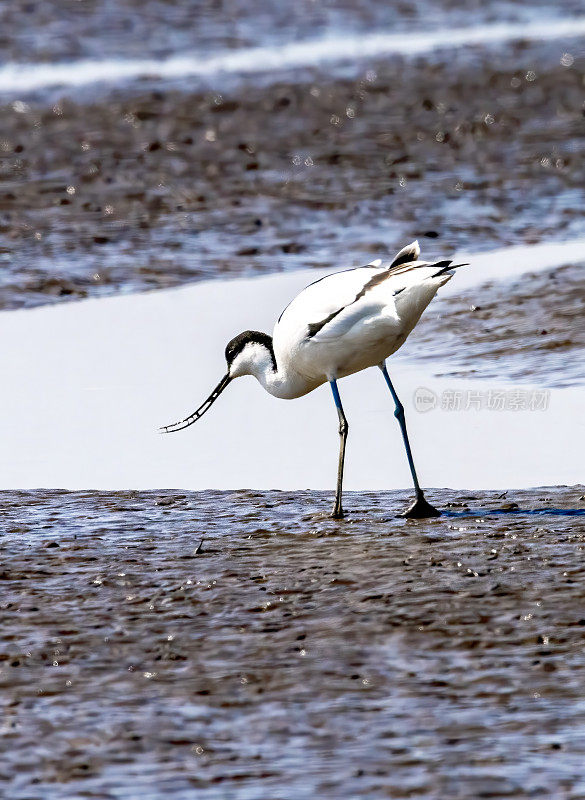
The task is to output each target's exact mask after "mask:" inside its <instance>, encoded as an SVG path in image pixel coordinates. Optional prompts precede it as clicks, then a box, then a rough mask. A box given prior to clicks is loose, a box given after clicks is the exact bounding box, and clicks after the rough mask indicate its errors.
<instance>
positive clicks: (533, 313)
mask: <svg viewBox="0 0 585 800" xmlns="http://www.w3.org/2000/svg"><path fill="white" fill-rule="evenodd" d="M471 268H472V267H471V266H470V267H469V269H471ZM453 280H454V283H455V282H456V281H457V277H455V278H454V279H453ZM583 308H585V262H580V263H578V264H566V265H565V266H561V267H559V268H556V269H551V270H546V271H544V272H540V273H538V274H534V273H530V272H529V273H527V274H526V275H522V276H521V277H519V278H517V279H514V280H508V281H505V282H492V283H487V284H485V285H482V286H475V287H473V288H471V289H468V290H464V291H462V292H460V293H457V294H452V295H451V296H449V297H447V298H443V297H441V296H439V298H438V299H437V300H436V301H435V302H434V303H433V305H432V306H431V307H430V308H429V310H428V311H427V312H426V314H425V317H424V322H421V324H420V325H419V326H418V327H417V328H416V329H415V330H414V331H413V333H412V334H411V336H410V338H409V340H408V342H407V344H406V345H405V348H404V351H403V352H404V354H408V356H409V357H410V358H413V359H415V360H417V361H420V362H422V363H425V364H426V367H427V368H433V365H437V364H440V365H441V368H440V369H439V370H437V369H435V374H437V375H438V376H441V377H457V378H488V379H492V380H500V379H501V378H502V377H504V376H505V377H506V378H507V379H508V380H511V381H515V382H518V383H522V382H524V383H532V384H538V385H540V386H558V387H561V386H574V385H579V384H582V383H583V381H585V325H583V324H579V323H578V320H580V318H581V317H582V314H583Z"/></svg>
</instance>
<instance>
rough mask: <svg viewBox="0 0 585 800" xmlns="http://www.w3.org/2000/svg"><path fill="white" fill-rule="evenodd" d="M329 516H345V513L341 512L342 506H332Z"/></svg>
mask: <svg viewBox="0 0 585 800" xmlns="http://www.w3.org/2000/svg"><path fill="white" fill-rule="evenodd" d="M330 516H331V519H343V518H344V517H345V514H344V513H343V509H342V508H334V509H333V511H332V512H331V514H330Z"/></svg>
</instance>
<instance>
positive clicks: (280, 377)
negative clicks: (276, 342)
mask: <svg viewBox="0 0 585 800" xmlns="http://www.w3.org/2000/svg"><path fill="white" fill-rule="evenodd" d="M254 350H255V352H254V358H253V360H252V363H251V364H250V368H249V369H250V373H251V374H252V375H253V376H254V377H255V378H256V380H257V381H258V382H259V383H261V384H262V386H263V387H264V388H265V389H266V391H267V392H268V393H269V394H271V395H274V397H280V398H282V399H291V398H293V397H299V396H300V395H302V394H304V393H305V391H306V388H305V387H304V379H303V378H302V376H300V375H297V374H296V373H295V372H294V371H293V370H289V369H286V367H285V365H284V364H283V363H282V362H280V361H278V362H277V360H276V356H275V354H274V350H272V348H268V347H266V346H265V345H260V344H258V345H256V346H255V348H254ZM301 384H303V385H301Z"/></svg>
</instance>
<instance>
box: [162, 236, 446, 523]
mask: <svg viewBox="0 0 585 800" xmlns="http://www.w3.org/2000/svg"><path fill="white" fill-rule="evenodd" d="M419 254H420V250H419V246H418V242H413V243H412V244H410V245H408V246H407V247H404V248H403V249H402V250H401V251H400V252H399V253H398V254H397V255H396V257H395V258H394V260H393V261H392V262H391V263H390V264H387V265H384V264H383V263H382V260H381V259H376V260H375V261H372V262H371V263H370V264H368V265H367V266H365V267H357V268H356V269H349V270H345V271H344V272H337V273H335V274H333V275H327V276H326V277H325V278H321V279H320V280H318V281H315V282H314V283H312V284H310V285H309V286H307V287H306V288H305V289H303V291H302V292H301V293H300V294H299V295H297V297H295V298H294V300H292V302H291V303H289V305H288V306H287V307H286V308H285V309H284V311H283V312H282V314H281V315H280V317H279V319H278V322H277V323H276V325H275V328H274V334H273V336H272V337H270V336H268V335H267V334H266V333H262V332H261V331H243V332H242V333H240V334H238V335H237V336H235V337H234V338H233V339H232V340H231V341H230V342H229V343H228V345H227V347H226V361H227V364H228V371H227V373H226V374H225V375H224V377H223V378H222V379H221V381H220V383H219V384H218V385H217V386H216V388H215V389H214V390H213V392H212V393H211V395H210V396H209V397H208V398H207V400H205V402H204V403H203V404H202V405H201V406H200V407H199V408H198V409H197V410H196V411H194V412H193V413H192V414H190V415H189V416H188V417H186V418H185V419H183V420H180V421H179V422H176V423H174V424H173V425H167V426H165V427H164V428H163V430H164V431H166V432H170V431H180V430H183V429H184V428H187V427H189V426H190V425H192V424H193V423H194V422H195V421H196V420H198V419H200V418H201V416H202V415H203V414H205V412H206V411H207V410H208V409H209V408H210V407H211V405H212V404H213V403H214V402H215V401H216V399H217V398H218V397H219V395H220V394H221V393H222V392H223V390H224V389H225V387H226V386H228V384H229V383H230V382H231V381H232V380H233V379H234V378H239V377H241V376H242V375H254V377H255V378H257V380H258V381H260V383H261V384H262V386H264V388H265V389H266V391H267V392H270V394H272V395H275V396H276V397H281V398H283V399H289V400H291V399H293V398H295V397H301V396H302V395H304V394H307V393H308V392H311V391H312V390H313V389H316V388H317V386H319V385H320V384H322V383H325V381H330V383H331V388H332V391H333V399H334V400H335V405H336V407H337V414H338V418H339V435H340V450H339V463H338V475H337V491H336V495H335V505H334V508H333V517H335V518H336V519H340V518H341V517H343V509H342V505H341V493H342V482H343V464H344V459H345V441H346V438H347V432H348V423H347V420H346V418H345V414H344V412H343V406H342V404H341V398H340V395H339V391H338V389H337V379H338V378H343V377H345V376H346V375H351V374H352V373H354V372H359V371H360V370H362V369H366V368H367V367H373V366H376V365H377V366H379V367H380V368H381V370H382V374H383V375H384V378H385V380H386V383H387V384H388V388H389V389H390V392H391V393H392V396H393V398H394V402H395V407H396V410H395V414H396V416H397V419H398V422H399V424H400V427H401V430H402V437H403V440H404V445H405V448H406V454H407V458H408V463H409V467H410V470H411V474H412V478H413V482H414V487H415V490H416V500H415V502H414V503H413V504H412V506H410V507H409V509H408V510H407V511H406V512H405V516H411V517H428V516H437V515H438V514H439V512H438V511H437V509H436V508H434V507H433V506H431V505H430V504H429V503H427V501H426V499H425V498H424V495H423V492H422V489H421V488H420V485H419V482H418V478H417V475H416V470H415V468H414V461H413V458H412V452H411V450H410V444H409V441H408V434H407V431H406V422H405V419H404V408H403V407H402V404H401V403H400V401H399V400H398V396H397V394H396V391H395V389H394V387H393V385H392V382H391V380H390V376H389V374H388V372H387V370H386V365H385V359H386V358H387V357H388V356H389V355H391V354H392V353H394V352H395V351H396V350H398V348H399V347H400V346H401V345H402V344H403V343H404V341H405V340H406V337H407V336H408V334H409V333H410V332H411V330H412V329H413V328H414V326H415V325H416V323H417V322H418V320H419V318H420V315H421V314H422V312H423V311H424V310H425V308H426V307H427V305H428V304H429V303H430V302H431V300H432V299H433V297H434V296H435V293H436V292H437V289H438V288H439V287H440V286H442V285H443V284H444V283H446V282H447V281H448V280H449V279H450V278H451V277H452V275H453V273H452V272H451V271H450V269H449V267H450V264H451V262H450V261H440V262H437V263H434V264H431V263H428V262H425V261H418V257H419Z"/></svg>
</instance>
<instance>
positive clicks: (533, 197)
mask: <svg viewBox="0 0 585 800" xmlns="http://www.w3.org/2000/svg"><path fill="white" fill-rule="evenodd" d="M567 48H569V49H570V50H571V52H569V53H566V52H565V51H566V50H567ZM579 53H580V50H579V46H578V43H575V42H573V43H571V42H570V41H563V42H548V43H542V42H540V43H529V42H524V43H522V42H521V43H516V44H509V45H506V47H497V46H495V47H490V48H488V49H477V50H475V49H473V48H463V49H458V50H457V51H453V52H450V51H438V52H436V53H434V54H431V55H429V56H427V57H425V58H417V59H401V58H386V59H383V60H378V61H371V62H368V63H364V65H363V70H361V71H360V74H359V75H358V77H347V76H344V74H343V69H342V70H340V71H339V72H338V73H337V74H327V73H325V72H320V71H319V70H317V69H315V70H304V71H299V70H297V71H296V72H294V73H291V74H290V75H286V74H284V75H283V76H282V77H281V78H280V79H279V80H278V81H277V82H273V76H270V80H268V81H267V80H264V81H263V80H262V76H256V78H255V82H254V84H253V85H251V84H250V83H248V82H246V81H244V80H240V81H239V82H238V81H235V79H230V80H228V78H225V79H224V80H223V81H220V82H219V84H218V85H216V86H213V87H211V86H210V87H203V88H202V87H200V86H197V85H196V84H195V85H192V83H191V84H190V83H188V82H187V81H182V82H181V83H180V84H179V85H176V86H173V85H170V84H164V83H158V84H156V83H153V82H150V84H149V82H148V81H146V82H142V83H140V82H139V83H137V84H132V85H131V86H128V87H126V88H123V87H120V88H118V89H115V90H109V91H107V92H106V91H105V90H103V89H101V90H98V89H94V88H91V87H90V88H88V89H87V90H84V91H82V92H81V91H78V92H77V93H75V92H73V93H72V94H70V95H68V96H63V95H62V94H60V93H59V92H58V91H57V92H53V93H50V92H49V93H45V94H40V95H38V96H35V95H32V96H30V97H28V96H24V97H22V98H20V97H19V98H10V97H9V98H4V100H3V101H2V103H3V105H2V107H1V108H0V113H1V114H2V121H3V130H2V136H1V140H0V151H1V156H2V158H0V237H1V241H0V267H1V270H0V308H14V307H22V306H31V305H36V304H39V303H46V302H54V301H56V300H61V299H71V298H80V297H85V296H96V295H101V294H107V293H112V292H115V291H120V290H122V291H131V290H142V289H151V288H158V287H165V286H171V285H178V284H182V283H186V282H189V281H194V280H199V279H202V278H210V277H225V276H234V275H240V274H259V273H265V272H269V271H270V272H274V271H279V270H284V269H298V268H302V267H313V266H316V267H331V268H332V269H335V268H340V267H345V266H351V265H355V264H359V263H364V261H366V262H367V261H369V260H370V259H371V258H374V257H376V256H384V255H385V254H386V253H390V252H394V251H395V250H396V249H397V248H398V247H400V246H402V245H403V244H404V243H405V242H406V241H411V240H412V239H413V238H415V237H418V238H420V239H421V241H422V243H423V246H424V253H425V254H427V255H428V256H429V257H431V258H433V257H436V258H441V257H448V256H449V255H450V254H451V253H452V252H453V249H454V248H456V247H466V248H469V249H475V250H478V249H482V248H486V247H494V246H497V245H500V244H509V243H518V242H536V241H539V240H541V239H554V238H563V237H570V236H575V235H581V233H582V230H583V227H582V226H583V217H582V197H583V195H582V187H583V185H584V183H585V174H584V164H585V159H584V158H583V151H584V146H585V145H584V142H585V139H584V137H583V74H584V73H583V69H584V64H585V61H584V59H583V58H582V56H580V55H579ZM561 61H563V63H561ZM222 83H223V84H225V85H222Z"/></svg>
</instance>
